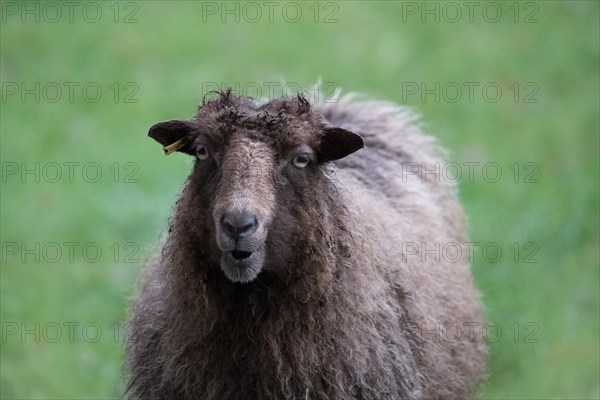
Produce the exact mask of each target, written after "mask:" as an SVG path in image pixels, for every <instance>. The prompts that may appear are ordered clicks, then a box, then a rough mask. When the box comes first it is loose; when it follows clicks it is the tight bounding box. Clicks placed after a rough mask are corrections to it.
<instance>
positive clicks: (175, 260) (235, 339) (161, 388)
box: [127, 97, 485, 400]
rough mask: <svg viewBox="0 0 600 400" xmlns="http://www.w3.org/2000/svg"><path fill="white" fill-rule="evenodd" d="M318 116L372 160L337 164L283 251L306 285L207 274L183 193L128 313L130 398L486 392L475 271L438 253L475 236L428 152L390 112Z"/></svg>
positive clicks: (191, 196) (426, 142) (369, 106)
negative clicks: (356, 137) (350, 136)
mask: <svg viewBox="0 0 600 400" xmlns="http://www.w3.org/2000/svg"><path fill="white" fill-rule="evenodd" d="M315 107H317V109H318V111H319V112H320V113H321V114H322V115H324V116H325V118H327V120H328V121H329V122H330V123H331V124H332V125H335V126H339V127H342V128H345V129H348V130H352V131H354V132H358V133H360V134H361V135H362V136H363V138H364V139H365V149H363V150H361V151H359V152H357V153H355V154H353V155H351V156H348V157H347V158H344V159H342V160H339V161H337V162H336V168H335V169H333V170H332V171H330V173H329V174H328V177H327V178H325V179H326V181H327V182H324V183H323V185H327V187H329V188H331V189H330V190H328V191H327V192H326V193H325V194H323V195H321V196H320V197H318V198H314V199H313V204H311V209H306V210H304V211H303V212H305V213H306V215H301V216H299V217H298V218H299V219H300V220H302V221H305V222H310V225H307V226H306V229H307V231H308V232H307V234H306V235H305V236H304V237H299V238H298V240H297V242H295V243H288V244H285V243H283V244H280V243H278V245H279V248H278V249H277V251H278V252H279V253H281V254H285V255H286V257H288V258H292V257H293V259H290V260H288V261H287V262H288V263H289V265H290V269H295V270H298V273H297V274H294V273H292V274H291V275H290V276H287V277H286V279H279V278H278V275H276V274H274V275H272V276H271V275H269V274H266V273H265V275H264V276H262V275H261V276H259V277H258V279H257V280H256V281H253V282H251V283H248V284H239V283H232V282H230V281H229V280H228V279H227V278H226V277H225V276H224V275H223V273H222V272H221V271H220V270H219V269H218V268H207V267H206V266H205V265H203V261H202V257H203V253H202V251H201V250H197V248H198V243H197V241H196V240H197V238H198V237H199V236H201V235H200V234H195V233H194V232H195V230H197V228H194V226H195V225H196V224H197V223H199V222H200V221H198V219H195V216H194V211H193V210H195V207H196V204H197V203H198V201H199V196H201V195H200V194H199V193H198V190H199V189H198V188H197V187H196V186H195V185H193V184H190V182H189V181H188V184H187V185H186V187H185V188H184V190H183V192H182V194H181V197H180V199H179V201H178V202H177V205H176V207H175V211H174V216H173V218H172V220H171V224H170V229H169V232H170V233H169V235H168V237H167V238H166V242H165V244H164V246H163V250H162V252H161V253H160V254H158V255H157V256H156V257H155V258H154V260H153V261H152V262H151V263H150V265H149V266H148V267H147V269H146V272H145V275H144V279H143V284H142V289H141V293H140V294H139V296H138V298H137V300H136V303H135V305H134V309H133V315H132V318H131V327H132V338H131V340H130V343H129V345H128V349H127V358H128V366H129V368H130V370H131V374H132V377H131V381H130V395H131V396H132V397H134V398H143V399H215V400H216V399H219V400H220V399H240V400H242V399H243V400H247V399H282V398H289V399H462V398H467V397H468V396H469V395H470V394H471V393H472V390H473V389H474V388H476V385H477V383H478V382H479V381H480V380H481V378H482V376H483V372H484V354H485V350H484V345H483V340H482V335H481V329H480V328H481V324H482V320H481V314H480V310H479V299H478V295H477V293H476V291H475V289H474V288H473V285H472V281H471V277H470V272H469V265H468V262H467V261H466V260H465V259H464V258H460V259H457V258H456V257H448V256H444V254H442V253H441V252H440V251H439V249H438V250H437V252H436V253H435V254H434V253H433V252H431V251H432V250H433V251H435V250H434V249H435V248H436V243H438V244H439V246H440V247H439V248H442V247H444V245H445V244H448V243H464V242H465V239H466V238H465V233H464V228H463V216H462V211H461V209H460V207H459V205H458V203H457V201H456V198H455V195H454V189H453V186H452V185H451V184H450V183H448V182H444V180H443V179H441V177H440V176H439V174H435V173H433V172H431V171H434V165H435V163H441V162H442V160H441V158H438V156H437V155H436V152H437V150H436V146H435V143H434V141H433V140H432V139H431V138H429V137H427V136H425V135H423V134H422V133H421V132H420V131H419V129H418V128H416V127H415V126H414V125H413V124H412V123H413V120H414V118H413V117H412V116H411V115H410V114H409V113H407V112H405V111H403V110H401V109H399V108H397V107H395V106H393V105H390V104H387V103H379V102H369V101H350V100H349V98H348V97H345V98H342V99H340V101H339V102H337V103H330V104H327V105H317V106H315ZM407 163H410V165H411V167H410V168H406V165H408V164H407ZM422 163H425V164H424V165H426V166H428V168H427V171H422V170H421V166H422ZM414 167H417V169H416V172H414V173H412V172H413V171H415V168H414ZM330 169H332V168H330ZM402 171H404V172H406V171H409V172H411V173H405V174H403V173H402ZM438 171H439V169H438ZM423 172H426V174H422V173H423ZM406 244H410V246H412V247H410V246H409V247H407V245H406ZM415 244H418V246H417V247H414V245H415ZM416 248H418V249H419V250H420V253H419V254H417V255H412V253H414V250H415V249H416ZM425 248H426V249H427V250H429V251H430V253H428V254H426V255H423V254H422V252H423V251H424V250H425ZM407 249H410V250H411V252H410V253H411V254H407V251H406V250H407Z"/></svg>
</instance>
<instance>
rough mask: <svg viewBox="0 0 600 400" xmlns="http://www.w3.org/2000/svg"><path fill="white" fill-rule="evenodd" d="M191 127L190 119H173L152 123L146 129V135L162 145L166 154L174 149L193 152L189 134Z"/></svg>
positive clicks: (188, 152)
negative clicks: (147, 129) (148, 128)
mask: <svg viewBox="0 0 600 400" xmlns="http://www.w3.org/2000/svg"><path fill="white" fill-rule="evenodd" d="M192 129H193V125H192V123H191V122H190V121H187V120H178V119H173V120H170V121H164V122H159V123H158V124H155V125H153V126H152V128H150V130H149V131H148V136H150V137H151V138H152V139H154V140H156V141H157V142H158V143H160V144H161V145H162V146H163V150H164V152H165V154H166V155H169V154H171V153H173V152H174V151H180V152H182V153H187V154H193V152H192V148H191V146H190V144H191V138H190V135H189V134H190V132H191V131H192Z"/></svg>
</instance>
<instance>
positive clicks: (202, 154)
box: [196, 144, 208, 161]
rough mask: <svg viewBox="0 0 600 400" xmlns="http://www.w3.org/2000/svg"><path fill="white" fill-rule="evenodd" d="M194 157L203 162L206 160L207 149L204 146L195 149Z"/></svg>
mask: <svg viewBox="0 0 600 400" xmlns="http://www.w3.org/2000/svg"><path fill="white" fill-rule="evenodd" d="M196 157H198V160H200V161H204V160H206V159H207V158H208V149H207V148H206V146H205V145H203V144H201V145H200V146H198V147H197V148H196Z"/></svg>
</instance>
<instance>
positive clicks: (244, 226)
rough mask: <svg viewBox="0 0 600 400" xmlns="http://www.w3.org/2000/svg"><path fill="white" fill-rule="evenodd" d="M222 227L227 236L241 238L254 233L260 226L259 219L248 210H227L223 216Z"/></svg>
mask: <svg viewBox="0 0 600 400" xmlns="http://www.w3.org/2000/svg"><path fill="white" fill-rule="evenodd" d="M221 227H222V228H223V232H224V233H225V234H226V235H227V236H229V237H230V238H232V239H239V238H243V237H246V236H250V235H251V234H253V233H254V232H255V231H256V229H257V228H258V221H257V220H256V217H255V216H254V214H251V213H249V212H247V211H241V212H226V213H225V214H224V215H223V218H221Z"/></svg>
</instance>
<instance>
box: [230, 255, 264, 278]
mask: <svg viewBox="0 0 600 400" xmlns="http://www.w3.org/2000/svg"><path fill="white" fill-rule="evenodd" d="M264 261H265V251H264V249H263V248H255V249H253V251H247V250H239V249H235V250H229V251H224V252H223V253H222V256H221V269H222V270H223V272H224V273H225V276H227V278H229V280H231V281H233V282H240V283H244V282H250V281H252V280H254V278H256V276H257V275H258V273H259V272H260V270H261V269H262V265H263V262H264Z"/></svg>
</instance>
